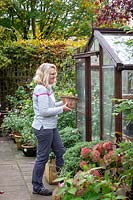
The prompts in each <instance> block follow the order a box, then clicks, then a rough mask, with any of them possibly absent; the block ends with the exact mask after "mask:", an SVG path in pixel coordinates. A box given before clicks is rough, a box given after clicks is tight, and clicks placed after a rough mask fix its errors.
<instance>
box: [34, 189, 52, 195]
mask: <svg viewBox="0 0 133 200" xmlns="http://www.w3.org/2000/svg"><path fill="white" fill-rule="evenodd" d="M32 193H33V194H39V195H43V196H51V195H52V190H48V189H45V188H41V189H40V190H33V192H32Z"/></svg>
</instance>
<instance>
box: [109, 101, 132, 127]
mask: <svg viewBox="0 0 133 200" xmlns="http://www.w3.org/2000/svg"><path fill="white" fill-rule="evenodd" d="M113 101H115V102H117V103H116V104H115V105H114V111H113V115H118V114H119V113H123V114H124V120H125V121H126V122H127V123H128V122H129V121H130V120H131V119H133V100H132V99H113Z"/></svg>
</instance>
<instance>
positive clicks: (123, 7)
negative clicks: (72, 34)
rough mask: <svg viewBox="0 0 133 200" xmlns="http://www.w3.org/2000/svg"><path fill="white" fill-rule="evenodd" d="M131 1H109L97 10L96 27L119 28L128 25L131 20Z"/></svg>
mask: <svg viewBox="0 0 133 200" xmlns="http://www.w3.org/2000/svg"><path fill="white" fill-rule="evenodd" d="M132 6H133V5H132V0H111V1H109V2H108V3H106V5H104V6H102V7H101V9H100V10H97V18H96V26H97V27H108V28H119V27H122V26H124V25H129V24H130V20H131V18H132V13H131V8H132Z"/></svg>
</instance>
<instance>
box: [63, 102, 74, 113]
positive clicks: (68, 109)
mask: <svg viewBox="0 0 133 200" xmlns="http://www.w3.org/2000/svg"><path fill="white" fill-rule="evenodd" d="M63 111H64V112H68V111H72V109H71V108H69V107H67V103H65V104H64V105H63Z"/></svg>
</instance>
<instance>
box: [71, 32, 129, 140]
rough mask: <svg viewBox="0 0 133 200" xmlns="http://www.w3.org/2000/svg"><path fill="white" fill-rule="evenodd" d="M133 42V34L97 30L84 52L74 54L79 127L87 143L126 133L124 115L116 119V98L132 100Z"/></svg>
mask: <svg viewBox="0 0 133 200" xmlns="http://www.w3.org/2000/svg"><path fill="white" fill-rule="evenodd" d="M132 42H133V33H126V32H124V31H121V30H115V29H113V30H112V29H94V31H93V33H92V36H91V38H90V39H89V41H88V43H87V45H86V48H85V51H84V52H83V53H78V54H76V55H74V58H75V60H76V77H77V79H76V80H77V91H78V96H79V102H78V105H77V126H78V128H79V129H80V130H81V132H83V133H84V134H83V139H84V140H87V141H91V140H95V139H107V138H110V137H114V133H115V132H116V133H121V132H123V133H126V128H127V127H125V123H124V120H123V116H122V115H118V116H116V117H113V109H114V101H113V99H133V57H132V53H133V46H132V45H131V44H132ZM132 111H133V110H132ZM130 132H132V133H133V122H131V125H130ZM132 136H133V135H132Z"/></svg>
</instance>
